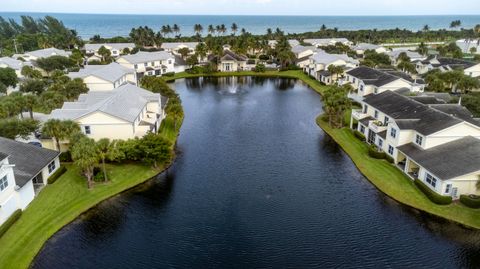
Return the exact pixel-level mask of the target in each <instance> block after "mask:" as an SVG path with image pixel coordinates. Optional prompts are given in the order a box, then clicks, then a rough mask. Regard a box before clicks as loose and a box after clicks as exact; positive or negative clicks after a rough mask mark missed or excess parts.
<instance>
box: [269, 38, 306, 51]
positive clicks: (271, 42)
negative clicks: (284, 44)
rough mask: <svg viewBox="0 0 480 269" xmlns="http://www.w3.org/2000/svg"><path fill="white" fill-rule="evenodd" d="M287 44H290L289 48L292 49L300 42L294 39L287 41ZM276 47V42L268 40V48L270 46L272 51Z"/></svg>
mask: <svg viewBox="0 0 480 269" xmlns="http://www.w3.org/2000/svg"><path fill="white" fill-rule="evenodd" d="M288 44H290V47H292V48H293V47H295V46H298V45H300V42H299V41H298V40H296V39H289V40H288ZM276 45H277V40H268V46H270V47H271V48H272V49H274V48H275V46H276Z"/></svg>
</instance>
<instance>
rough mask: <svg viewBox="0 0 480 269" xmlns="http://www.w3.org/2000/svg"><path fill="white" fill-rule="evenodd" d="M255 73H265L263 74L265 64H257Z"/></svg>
mask: <svg viewBox="0 0 480 269" xmlns="http://www.w3.org/2000/svg"><path fill="white" fill-rule="evenodd" d="M253 71H255V72H259V73H263V72H265V65H264V64H257V65H256V66H255V69H254V70H253Z"/></svg>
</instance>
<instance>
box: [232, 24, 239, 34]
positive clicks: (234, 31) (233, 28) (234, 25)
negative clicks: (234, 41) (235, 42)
mask: <svg viewBox="0 0 480 269" xmlns="http://www.w3.org/2000/svg"><path fill="white" fill-rule="evenodd" d="M231 29H232V33H233V35H235V34H236V33H237V31H238V26H237V24H236V23H232V27H231Z"/></svg>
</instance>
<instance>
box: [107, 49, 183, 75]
mask: <svg viewBox="0 0 480 269" xmlns="http://www.w3.org/2000/svg"><path fill="white" fill-rule="evenodd" d="M116 62H117V63H119V64H120V65H122V66H124V67H127V68H130V69H134V70H135V72H136V73H137V77H138V78H140V77H142V76H160V75H163V74H165V73H170V72H175V57H174V56H173V55H172V54H171V53H170V52H166V51H156V52H146V51H139V52H137V53H135V54H130V55H123V56H120V57H119V58H118V59H117V60H116Z"/></svg>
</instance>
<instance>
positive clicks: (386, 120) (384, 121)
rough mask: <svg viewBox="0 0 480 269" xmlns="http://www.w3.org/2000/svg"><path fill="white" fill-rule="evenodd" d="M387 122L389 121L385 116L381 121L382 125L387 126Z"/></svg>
mask: <svg viewBox="0 0 480 269" xmlns="http://www.w3.org/2000/svg"><path fill="white" fill-rule="evenodd" d="M389 120H390V119H389V118H388V117H387V116H385V119H383V125H385V126H387V123H388V121H389Z"/></svg>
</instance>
